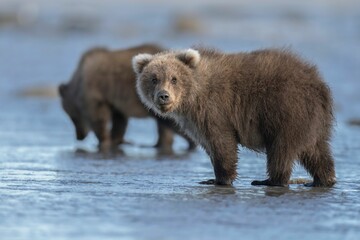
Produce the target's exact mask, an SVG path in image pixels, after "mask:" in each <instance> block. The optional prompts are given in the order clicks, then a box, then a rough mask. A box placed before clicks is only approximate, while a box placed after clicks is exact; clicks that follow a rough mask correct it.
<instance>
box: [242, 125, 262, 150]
mask: <svg viewBox="0 0 360 240" xmlns="http://www.w3.org/2000/svg"><path fill="white" fill-rule="evenodd" d="M237 134H238V141H239V143H240V144H241V145H242V146H244V147H246V148H249V149H251V150H254V151H257V152H264V151H265V144H264V139H263V137H262V135H261V134H260V131H259V130H257V129H247V130H243V131H241V132H238V133H237Z"/></svg>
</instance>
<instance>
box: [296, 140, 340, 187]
mask: <svg viewBox="0 0 360 240" xmlns="http://www.w3.org/2000/svg"><path fill="white" fill-rule="evenodd" d="M300 164H301V165H303V166H304V168H305V169H306V170H307V171H308V172H309V174H310V175H311V176H312V177H313V178H314V181H313V182H312V183H308V184H305V186H308V187H331V186H333V185H334V184H335V182H336V181H335V167H334V159H333V157H332V154H331V151H330V147H329V143H328V142H326V141H322V142H318V143H317V144H316V146H315V148H314V149H312V150H309V151H307V152H304V153H302V154H301V155H300Z"/></svg>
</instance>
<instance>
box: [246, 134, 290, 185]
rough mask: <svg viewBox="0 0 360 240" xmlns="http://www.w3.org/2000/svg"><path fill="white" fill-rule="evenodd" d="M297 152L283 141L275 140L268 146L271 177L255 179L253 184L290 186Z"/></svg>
mask: <svg viewBox="0 0 360 240" xmlns="http://www.w3.org/2000/svg"><path fill="white" fill-rule="evenodd" d="M295 156H296V154H295V153H293V151H291V148H290V147H289V146H287V145H286V144H282V142H281V141H275V142H273V144H272V145H271V147H269V148H267V173H268V176H269V178H268V179H266V180H263V181H258V180H255V181H253V182H252V183H251V185H266V186H280V187H286V186H288V183H289V180H290V176H291V172H292V168H293V165H294V160H295Z"/></svg>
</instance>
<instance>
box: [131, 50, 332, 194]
mask: <svg viewBox="0 0 360 240" xmlns="http://www.w3.org/2000/svg"><path fill="white" fill-rule="evenodd" d="M133 68H134V71H135V72H136V73H137V76H138V79H137V91H138V94H139V95H140V98H141V100H142V102H143V103H144V104H145V105H146V106H147V107H149V108H150V109H153V110H154V112H156V113H157V114H159V115H161V116H163V117H167V118H171V119H174V120H175V121H176V122H177V123H178V124H179V125H180V127H181V128H182V129H183V130H184V131H185V132H186V134H188V135H189V136H190V137H191V138H193V139H194V140H195V141H196V142H198V143H199V144H201V146H202V147H203V148H204V149H205V151H206V152H207V154H208V155H209V156H210V158H211V162H212V165H213V167H214V171H215V179H214V180H208V181H204V182H201V183H204V184H214V183H215V184H218V185H230V184H232V182H233V181H234V180H235V179H236V176H237V172H236V166H237V151H238V148H237V146H238V143H240V144H241V145H243V146H245V147H247V148H249V149H252V150H254V151H262V152H265V153H266V155H267V173H268V178H267V179H266V180H263V181H253V182H252V184H253V185H268V186H287V185H288V183H289V179H290V175H291V172H292V168H293V165H294V160H295V159H298V160H299V161H300V164H301V165H302V166H304V167H305V169H306V170H307V171H308V172H309V173H310V174H311V176H312V177H313V182H312V183H310V184H308V185H307V186H316V187H330V186H332V185H333V184H334V183H335V170H334V160H333V157H332V153H331V149H330V146H329V140H330V137H331V131H332V124H333V102H332V96H331V93H330V90H329V88H328V86H327V85H326V84H325V83H324V82H323V80H322V79H321V77H320V76H319V73H318V71H317V69H316V67H315V66H314V65H311V64H309V63H307V62H305V61H303V60H301V59H300V58H299V57H298V56H296V55H295V54H293V53H291V52H289V51H288V50H276V49H268V50H259V51H254V52H250V53H235V54H224V53H221V52H217V51H215V50H207V49H198V50H194V49H188V50H183V51H166V52H162V53H158V54H155V55H151V54H139V55H137V56H135V57H134V58H133Z"/></svg>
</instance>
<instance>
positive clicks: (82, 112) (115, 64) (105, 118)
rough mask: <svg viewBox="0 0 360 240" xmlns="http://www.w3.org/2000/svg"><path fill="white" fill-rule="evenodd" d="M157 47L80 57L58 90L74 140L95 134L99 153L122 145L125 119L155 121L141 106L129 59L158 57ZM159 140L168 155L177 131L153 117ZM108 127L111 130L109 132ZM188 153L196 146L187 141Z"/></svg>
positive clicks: (101, 50)
mask: <svg viewBox="0 0 360 240" xmlns="http://www.w3.org/2000/svg"><path fill="white" fill-rule="evenodd" d="M162 50H163V49H162V48H160V47H158V46H156V45H150V44H147V45H140V46H137V47H133V48H129V49H124V50H118V51H110V50H107V49H105V48H93V49H91V50H89V51H87V52H86V53H85V54H83V56H82V58H81V60H80V62H79V64H78V67H77V69H76V71H75V73H74V74H73V76H72V79H71V80H70V82H69V83H67V84H61V85H60V86H59V93H60V96H61V100H62V106H63V108H64V110H65V112H66V113H67V114H68V115H69V117H70V119H71V120H72V122H73V124H74V125H75V130H76V137H77V139H78V140H82V139H84V138H85V137H86V135H87V133H88V132H89V130H92V131H94V132H95V135H96V137H97V139H98V140H99V149H100V151H105V152H106V151H108V150H110V149H112V148H114V147H117V145H119V144H121V143H124V134H125V130H126V127H127V123H128V119H129V118H131V117H135V118H145V117H149V116H151V117H155V114H153V113H151V112H149V111H148V109H146V108H145V107H144V105H143V104H142V103H141V102H140V100H139V97H138V95H137V93H136V87H135V86H136V79H135V74H134V71H133V70H132V66H131V59H132V57H133V56H134V55H136V54H138V53H142V52H145V53H149V54H150V53H151V54H154V53H158V52H160V51H162ZM156 120H157V125H158V133H159V138H158V142H157V144H156V145H155V146H156V147H158V148H159V149H161V150H164V151H171V148H172V143H173V132H174V131H175V132H177V133H179V127H178V126H177V125H176V124H175V123H174V121H173V120H166V119H161V118H159V117H156ZM110 123H111V125H112V126H111V130H110V129H108V127H109V124H110ZM186 139H187V140H188V143H189V149H193V148H195V144H194V142H193V141H191V140H190V139H189V138H188V137H186Z"/></svg>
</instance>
